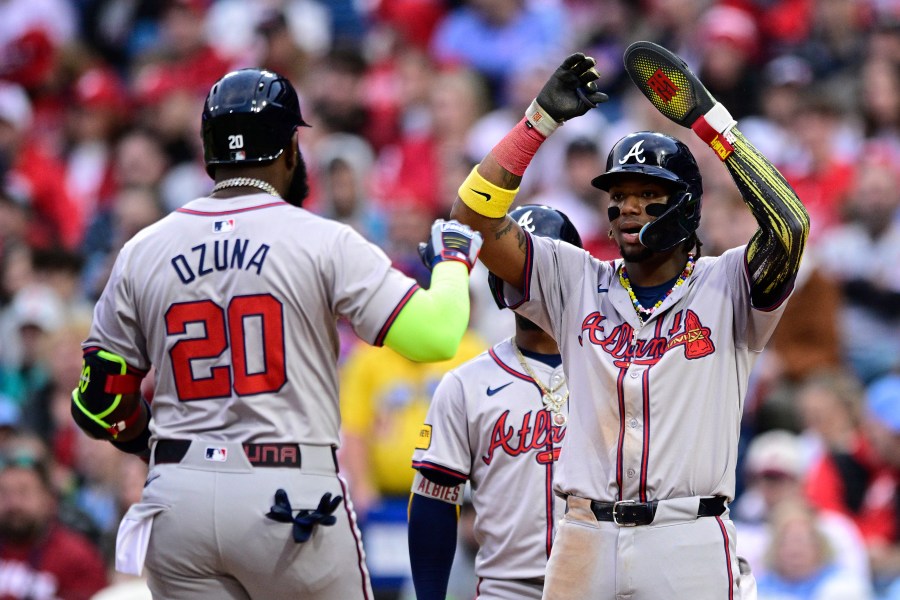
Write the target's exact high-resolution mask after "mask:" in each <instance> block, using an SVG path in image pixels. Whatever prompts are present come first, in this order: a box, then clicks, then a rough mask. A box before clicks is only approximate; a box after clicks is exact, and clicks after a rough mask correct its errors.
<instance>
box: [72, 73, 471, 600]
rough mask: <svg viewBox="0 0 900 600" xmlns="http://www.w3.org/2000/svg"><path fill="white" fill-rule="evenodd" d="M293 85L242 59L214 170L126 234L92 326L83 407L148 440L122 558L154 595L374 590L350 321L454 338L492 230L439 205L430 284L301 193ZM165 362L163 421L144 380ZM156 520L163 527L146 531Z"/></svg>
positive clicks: (216, 136) (229, 80)
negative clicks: (205, 186) (348, 362)
mask: <svg viewBox="0 0 900 600" xmlns="http://www.w3.org/2000/svg"><path fill="white" fill-rule="evenodd" d="M305 125H306V123H305V122H304V121H303V118H302V117H301V114H300V106H299V102H298V99H297V94H296V92H295V90H294V89H293V87H292V86H291V84H290V83H289V82H288V81H287V80H286V79H284V78H283V77H281V76H279V75H277V74H275V73H272V72H269V71H261V70H258V69H244V70H240V71H235V72H232V73H229V74H227V75H225V76H224V77H223V78H222V79H220V80H219V81H218V82H216V83H215V84H214V85H213V86H212V88H211V90H210V92H209V95H208V97H207V99H206V103H205V106H204V109H203V116H202V130H203V143H204V151H205V158H206V165H207V169H208V171H209V174H210V175H211V176H212V177H213V178H214V179H215V181H216V184H215V186H214V188H213V191H212V193H211V194H210V196H209V197H204V198H198V199H196V200H193V201H191V202H188V203H187V204H186V205H185V206H184V207H182V208H181V209H179V210H177V211H175V212H173V213H171V214H169V215H168V216H166V217H165V218H163V219H161V220H160V221H158V222H157V223H155V224H153V225H151V226H150V227H148V228H146V229H144V230H143V231H141V232H140V233H138V234H137V235H136V236H135V237H134V238H132V239H131V240H130V241H129V242H128V243H127V244H126V245H125V246H124V247H123V249H122V251H121V252H120V253H119V256H118V257H117V260H116V263H115V265H114V267H113V270H112V274H111V276H110V279H109V281H108V283H107V285H106V288H105V290H104V291H103V294H102V296H101V297H100V299H99V300H98V302H97V305H96V307H95V310H94V321H93V326H92V328H91V331H90V334H89V337H88V339H87V340H86V341H85V342H84V344H83V347H84V366H83V370H82V376H81V383H80V385H79V387H78V388H76V389H75V390H74V391H73V393H72V407H71V408H72V415H73V417H74V419H75V421H76V422H77V423H78V425H79V426H80V427H82V428H83V429H84V430H85V431H86V432H88V433H89V434H90V435H92V436H94V437H96V438H99V439H106V440H109V441H111V442H112V443H113V444H114V445H116V447H118V448H119V449H121V450H123V451H125V452H132V453H136V454H141V455H145V456H146V457H147V458H148V460H149V463H150V472H149V477H148V480H147V484H146V486H145V488H144V491H143V495H142V500H141V502H140V503H138V504H135V505H134V506H132V507H131V509H130V510H129V511H128V513H127V514H126V515H125V517H124V518H123V520H122V523H121V525H120V528H119V535H118V539H117V556H116V566H117V569H118V570H120V571H123V572H126V573H134V574H140V573H141V571H142V570H143V569H146V571H147V575H148V583H149V586H150V590H151V591H152V593H153V596H154V598H173V599H174V598H178V599H179V600H181V599H189V598H193V599H209V600H222V599H223V598H230V599H247V598H266V599H267V600H271V599H275V600H277V599H281V598H284V599H292V600H293V599H296V598H304V599H308V600H352V599H370V598H372V590H371V585H370V583H369V576H368V573H367V571H366V566H365V554H364V553H363V549H362V546H361V544H360V541H359V532H358V530H357V527H356V522H355V515H354V514H353V508H352V504H351V503H350V502H349V499H348V498H347V490H346V487H345V485H344V482H343V480H342V479H341V478H340V477H339V476H338V474H337V471H338V469H337V463H336V459H335V449H336V447H337V445H338V442H339V437H338V436H339V423H340V417H339V409H338V393H337V365H336V361H337V355H338V334H337V331H336V329H335V323H336V321H337V318H338V317H339V316H343V317H345V318H347V319H348V320H349V322H350V323H351V324H352V325H353V327H354V329H355V330H356V333H357V334H358V335H359V336H360V337H361V338H362V339H364V340H366V341H367V342H369V343H371V344H385V345H387V346H390V347H391V348H393V349H394V350H396V351H397V352H399V353H401V354H403V355H404V356H407V357H409V358H412V359H415V360H422V361H431V360H445V359H446V358H448V357H451V356H453V355H454V354H455V352H456V347H457V344H458V343H459V340H460V339H461V337H462V335H463V333H464V332H465V330H466V327H467V324H468V315H469V308H468V307H469V289H468V273H469V270H470V269H471V266H472V263H473V262H474V261H475V260H476V256H477V253H478V248H479V245H480V236H479V235H478V234H476V233H474V232H472V230H471V229H469V228H468V227H465V226H462V225H460V224H459V223H454V222H444V221H440V220H439V221H437V222H436V223H435V224H434V226H433V228H432V232H431V233H432V234H431V239H430V240H429V244H430V248H431V252H432V253H433V254H434V256H435V257H436V258H435V265H434V269H433V272H432V278H431V285H430V289H428V290H423V289H419V288H418V286H417V285H416V284H415V282H414V281H413V280H412V279H410V278H409V277H406V276H405V275H403V274H402V273H400V272H399V271H397V270H395V269H393V268H392V267H391V264H390V261H389V259H388V258H387V256H386V255H385V254H384V253H383V252H382V251H381V250H380V249H378V248H377V247H375V246H373V245H371V244H369V243H368V242H366V241H365V240H364V239H363V238H362V236H360V235H359V234H358V233H356V232H355V231H354V230H353V229H351V228H350V227H348V226H346V225H343V224H339V223H337V222H334V221H329V220H327V219H323V218H321V217H318V216H315V215H313V214H311V213H309V212H307V211H306V210H304V209H302V208H300V204H301V203H302V201H303V199H304V198H305V196H306V170H305V167H304V163H303V157H302V156H301V154H300V150H299V145H298V136H299V128H300V127H302V126H305ZM151 367H154V368H155V371H156V377H155V390H154V396H153V407H152V420H151V419H150V416H151V410H150V407H149V405H148V404H147V403H146V402H145V401H143V400H142V399H141V397H140V393H139V386H140V382H141V378H142V377H143V376H144V374H145V373H147V371H148V370H149V369H150V368H151ZM151 529H152V535H151Z"/></svg>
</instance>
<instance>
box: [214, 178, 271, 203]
mask: <svg viewBox="0 0 900 600" xmlns="http://www.w3.org/2000/svg"><path fill="white" fill-rule="evenodd" d="M233 187H253V188H256V189H259V190H262V191H264V192H265V193H267V194H269V195H271V196H275V197H276V198H281V194H279V193H278V190H276V189H275V188H274V187H273V186H272V184H270V183H268V182H267V181H263V180H262V179H254V178H253V177H232V178H231V179H223V180H222V181H220V182H219V183H217V184H216V185H215V187H213V189H212V191H213V192H218V191H219V190H224V189H225V188H233Z"/></svg>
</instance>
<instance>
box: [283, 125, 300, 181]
mask: <svg viewBox="0 0 900 600" xmlns="http://www.w3.org/2000/svg"><path fill="white" fill-rule="evenodd" d="M284 160H285V165H286V166H287V168H288V170H289V171H293V170H294V167H296V166H297V163H298V162H300V128H299V127H298V128H296V129H294V133H293V134H292V135H291V141H290V143H289V144H288V145H287V148H285V149H284Z"/></svg>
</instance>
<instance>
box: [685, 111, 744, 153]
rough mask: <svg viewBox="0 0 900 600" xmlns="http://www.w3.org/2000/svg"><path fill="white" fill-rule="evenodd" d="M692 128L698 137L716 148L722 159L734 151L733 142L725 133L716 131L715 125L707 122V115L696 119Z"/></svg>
mask: <svg viewBox="0 0 900 600" xmlns="http://www.w3.org/2000/svg"><path fill="white" fill-rule="evenodd" d="M691 129H693V130H694V133H696V134H697V137H699V138H700V139H701V140H703V141H704V142H706V143H707V144H708V145H709V147H710V148H712V149H713V150H715V152H716V154H717V155H718V156H719V159H720V160H725V159H726V158H728V157H729V155H731V153H732V152H734V146H732V145H731V142H729V141H728V140H727V139H725V136H724V135H722V134H721V133H719V132H718V131H716V130H715V129H714V128H713V126H712V125H710V124H709V123H708V122H707V120H706V117H700V118H699V119H697V120H696V121H694V123H693V124H692V125H691Z"/></svg>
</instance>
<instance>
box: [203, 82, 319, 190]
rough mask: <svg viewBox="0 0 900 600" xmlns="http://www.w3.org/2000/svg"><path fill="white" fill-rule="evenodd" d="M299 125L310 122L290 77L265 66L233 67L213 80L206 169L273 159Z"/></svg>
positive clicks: (206, 121)
mask: <svg viewBox="0 0 900 600" xmlns="http://www.w3.org/2000/svg"><path fill="white" fill-rule="evenodd" d="M300 126H306V127H308V126H309V125H308V124H307V123H306V122H305V121H304V120H303V117H302V116H301V115H300V100H299V99H298V98H297V92H296V91H295V90H294V86H293V85H291V82H290V81H288V80H287V79H285V78H284V77H282V76H281V75H278V74H277V73H273V72H272V71H266V70H262V69H240V70H238V71H232V72H231V73H228V74H227V75H225V76H224V77H222V78H221V79H220V80H219V81H217V82H216V83H214V84H213V86H212V88H210V90H209V94H208V95H207V97H206V103H205V104H204V105H203V117H202V134H203V158H204V161H205V163H206V171H207V173H209V174H210V176H212V175H213V173H214V171H215V167H216V166H217V165H239V164H265V163H267V162H270V161H273V160H275V159H276V158H278V157H279V156H281V153H282V152H284V149H285V148H286V147H287V145H288V144H289V143H290V141H291V136H293V134H294V130H296V129H297V127H300Z"/></svg>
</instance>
